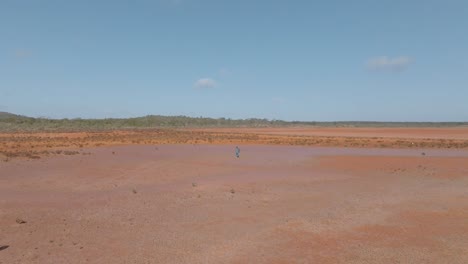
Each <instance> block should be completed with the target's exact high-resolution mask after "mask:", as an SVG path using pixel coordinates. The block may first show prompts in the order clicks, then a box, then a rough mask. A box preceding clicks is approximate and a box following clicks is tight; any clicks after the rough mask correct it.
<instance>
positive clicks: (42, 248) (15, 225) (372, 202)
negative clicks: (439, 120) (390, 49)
mask: <svg viewBox="0 0 468 264" xmlns="http://www.w3.org/2000/svg"><path fill="white" fill-rule="evenodd" d="M234 148H235V146H234V145H160V146H154V145H153V146H151V145H135V146H103V147H96V148H86V149H85V150H84V151H86V152H89V153H90V155H69V156H67V155H62V156H50V157H44V158H41V159H37V160H36V159H35V160H24V159H13V160H10V161H9V162H0V263H2V264H13V263H22V264H23V263H468V221H467V219H468V151H467V150H444V149H366V148H325V147H323V148H320V147H304V146H303V147H299V146H260V145H240V148H241V156H240V158H236V157H235V152H234V150H235V149H234ZM422 152H424V154H425V155H422ZM17 219H21V220H22V221H24V223H19V222H17V221H16V220H17Z"/></svg>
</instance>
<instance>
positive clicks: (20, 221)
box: [16, 218, 27, 225]
mask: <svg viewBox="0 0 468 264" xmlns="http://www.w3.org/2000/svg"><path fill="white" fill-rule="evenodd" d="M16 223H18V224H20V225H21V224H26V223H27V222H26V221H24V220H23V219H21V218H16Z"/></svg>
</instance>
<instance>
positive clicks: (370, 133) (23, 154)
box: [0, 127, 468, 161]
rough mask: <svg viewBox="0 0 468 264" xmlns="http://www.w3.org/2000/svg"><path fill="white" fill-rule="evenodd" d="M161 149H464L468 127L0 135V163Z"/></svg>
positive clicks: (179, 130) (197, 130)
mask: <svg viewBox="0 0 468 264" xmlns="http://www.w3.org/2000/svg"><path fill="white" fill-rule="evenodd" d="M161 144H210V145H213V144H215V145H220V144H221V145H225V144H244V145H245V144H263V145H286V146H315V147H353V148H411V149H421V148H431V149H437V148H450V149H468V127H456V128H447V127H446V128H324V127H322V128H320V127H307V128H230V129H226V128H211V129H206V128H205V129H146V130H116V131H96V132H48V133H44V132H43V133H40V132H27V133H0V160H4V161H5V160H6V161H8V160H9V159H13V158H18V157H19V158H29V159H38V158H41V157H44V156H50V155H63V154H66V155H75V154H87V153H85V152H83V149H84V148H87V147H100V146H116V145H161Z"/></svg>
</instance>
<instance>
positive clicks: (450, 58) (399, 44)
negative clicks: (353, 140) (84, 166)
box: [0, 0, 468, 121]
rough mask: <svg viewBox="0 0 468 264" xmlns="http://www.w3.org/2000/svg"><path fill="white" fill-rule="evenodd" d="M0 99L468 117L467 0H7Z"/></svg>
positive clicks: (233, 114)
mask: <svg viewBox="0 0 468 264" xmlns="http://www.w3.org/2000/svg"><path fill="white" fill-rule="evenodd" d="M0 111H9V112H14V113H19V114H24V115H29V116H46V117H53V118H63V117H68V118H74V117H92V118H101V117H127V116H142V115H147V114H162V115H188V116H208V117H229V118H249V117H259V118H269V119H284V120H311V121H312V120H317V121H336V120H376V121H468V1H464V0H445V1H442V0H440V1H433V0H426V1H422V0H421V1H416V0H415V1H400V0H388V1H374V0H368V1H359V0H356V1H333V0H330V1H299V0H297V1H287V0H283V1H275V0H268V1H267V0H264V1H255V0H235V1H234V0H232V1H228V0H140V1H130V0H128V1H121V0H80V1H71V0H70V1H66V0H2V1H0Z"/></svg>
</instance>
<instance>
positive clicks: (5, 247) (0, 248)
mask: <svg viewBox="0 0 468 264" xmlns="http://www.w3.org/2000/svg"><path fill="white" fill-rule="evenodd" d="M9 247H10V246H0V251H2V250H5V249H7V248H9Z"/></svg>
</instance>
